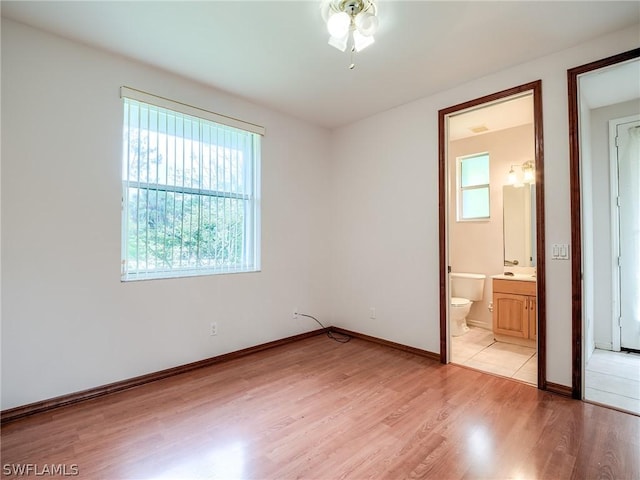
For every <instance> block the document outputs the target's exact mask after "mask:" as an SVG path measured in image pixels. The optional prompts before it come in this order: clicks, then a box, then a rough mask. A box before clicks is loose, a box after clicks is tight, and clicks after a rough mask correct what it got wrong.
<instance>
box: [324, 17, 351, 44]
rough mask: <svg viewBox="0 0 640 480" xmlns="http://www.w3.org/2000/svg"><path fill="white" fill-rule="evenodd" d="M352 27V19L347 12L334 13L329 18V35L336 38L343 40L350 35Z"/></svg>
mask: <svg viewBox="0 0 640 480" xmlns="http://www.w3.org/2000/svg"><path fill="white" fill-rule="evenodd" d="M350 26H351V17H349V14H348V13H346V12H338V13H334V14H333V15H331V16H330V17H329V21H328V22H327V30H329V34H330V35H331V36H332V37H335V38H342V37H344V36H346V35H347V34H348V33H349V27H350Z"/></svg>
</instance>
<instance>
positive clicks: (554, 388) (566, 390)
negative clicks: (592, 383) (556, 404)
mask: <svg viewBox="0 0 640 480" xmlns="http://www.w3.org/2000/svg"><path fill="white" fill-rule="evenodd" d="M543 390H546V391H548V392H551V393H555V394H556V395H562V396H563V397H569V398H571V396H572V393H573V392H572V390H571V387H567V386H566V385H560V384H559V383H553V382H545V388H544V389H543Z"/></svg>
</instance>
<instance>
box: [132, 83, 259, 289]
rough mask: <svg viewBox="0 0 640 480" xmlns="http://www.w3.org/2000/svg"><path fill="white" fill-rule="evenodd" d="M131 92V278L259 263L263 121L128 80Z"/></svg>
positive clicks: (243, 269)
mask: <svg viewBox="0 0 640 480" xmlns="http://www.w3.org/2000/svg"><path fill="white" fill-rule="evenodd" d="M122 97H123V100H124V136H123V162H122V181H123V185H122V186H123V198H122V201H123V206H122V280H125V281H127V280H142V279H149V278H169V277H182V276H192V275H209V274H216V273H232V272H251V271H257V270H259V268H260V248H259V247H260V242H259V238H260V235H259V232H260V208H259V184H260V175H259V173H260V134H261V133H263V132H264V129H262V127H259V126H256V125H252V124H245V123H244V122H240V121H238V120H235V119H232V118H228V117H224V116H221V115H217V114H214V113H212V112H207V111H205V110H200V109H197V108H195V107H190V106H188V105H184V104H180V103H176V102H172V101H170V100H167V99H164V98H159V97H155V96H153V95H149V94H146V93H144V92H140V91H137V90H133V89H129V88H127V87H122ZM245 126H246V127H248V128H249V129H251V130H247V129H243V128H239V127H245Z"/></svg>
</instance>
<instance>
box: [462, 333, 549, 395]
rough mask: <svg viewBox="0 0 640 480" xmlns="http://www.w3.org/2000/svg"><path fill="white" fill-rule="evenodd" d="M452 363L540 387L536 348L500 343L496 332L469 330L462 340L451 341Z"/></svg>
mask: <svg viewBox="0 0 640 480" xmlns="http://www.w3.org/2000/svg"><path fill="white" fill-rule="evenodd" d="M450 360H451V362H452V363H457V364H458V365H465V366H467V367H471V368H475V369H476V370H481V371H483V372H488V373H493V374H496V375H501V376H503V377H509V378H514V379H516V380H520V381H522V382H526V383H530V384H531V385H534V386H535V385H537V384H538V355H537V353H536V349H535V348H529V347H522V346H520V345H512V344H510V343H503V342H496V341H495V340H494V339H493V332H492V331H491V330H485V329H484V328H478V327H469V331H468V332H467V333H465V334H464V335H461V336H459V337H451V357H450Z"/></svg>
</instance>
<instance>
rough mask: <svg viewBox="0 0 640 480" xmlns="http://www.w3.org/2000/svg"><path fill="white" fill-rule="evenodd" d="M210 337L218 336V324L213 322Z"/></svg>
mask: <svg viewBox="0 0 640 480" xmlns="http://www.w3.org/2000/svg"><path fill="white" fill-rule="evenodd" d="M209 335H211V336H212V337H213V336H214V335H218V322H211V329H210V330H209Z"/></svg>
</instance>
